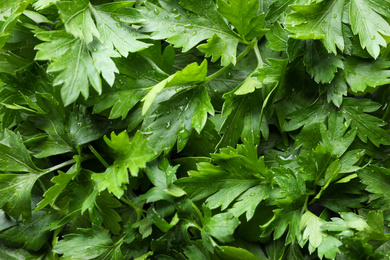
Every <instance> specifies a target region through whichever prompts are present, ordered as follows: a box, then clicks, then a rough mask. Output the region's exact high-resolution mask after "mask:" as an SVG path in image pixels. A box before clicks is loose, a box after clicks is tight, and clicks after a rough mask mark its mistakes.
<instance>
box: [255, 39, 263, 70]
mask: <svg viewBox="0 0 390 260" xmlns="http://www.w3.org/2000/svg"><path fill="white" fill-rule="evenodd" d="M254 51H255V54H256V58H257V68H261V67H263V66H264V62H263V58H262V57H261V54H260V50H259V46H258V44H257V40H256V42H255V44H254Z"/></svg>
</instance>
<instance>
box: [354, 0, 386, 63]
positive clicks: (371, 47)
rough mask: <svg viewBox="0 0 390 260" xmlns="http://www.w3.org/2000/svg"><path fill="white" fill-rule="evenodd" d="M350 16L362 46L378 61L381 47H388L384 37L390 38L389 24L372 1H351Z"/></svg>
mask: <svg viewBox="0 0 390 260" xmlns="http://www.w3.org/2000/svg"><path fill="white" fill-rule="evenodd" d="M349 16H350V18H349V19H350V22H351V27H352V31H353V33H354V34H355V35H356V34H359V39H360V45H361V46H362V48H363V49H367V51H368V53H370V55H371V56H372V57H374V58H375V59H376V58H377V57H378V56H379V52H380V46H383V47H386V45H387V44H386V40H385V39H384V37H383V36H390V25H389V23H388V22H387V21H386V20H385V19H384V18H383V17H382V16H381V15H380V14H378V13H377V11H376V9H375V6H373V5H372V3H371V2H370V1H364V0H351V4H350V10H349Z"/></svg>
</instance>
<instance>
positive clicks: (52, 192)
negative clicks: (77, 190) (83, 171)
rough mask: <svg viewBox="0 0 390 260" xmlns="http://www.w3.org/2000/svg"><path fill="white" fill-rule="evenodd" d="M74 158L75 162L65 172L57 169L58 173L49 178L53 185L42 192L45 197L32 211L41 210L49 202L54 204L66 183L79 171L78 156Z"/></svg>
mask: <svg viewBox="0 0 390 260" xmlns="http://www.w3.org/2000/svg"><path fill="white" fill-rule="evenodd" d="M76 160H78V162H77V164H75V165H73V166H72V167H71V168H70V169H69V170H68V171H67V172H66V173H65V172H62V171H58V175H57V176H55V177H53V178H52V179H51V182H53V183H54V185H53V186H51V187H50V188H49V189H48V190H47V191H46V192H45V193H44V194H43V196H44V197H45V198H44V199H43V200H41V201H40V202H39V203H38V205H37V207H36V208H35V209H34V211H38V210H41V209H43V208H44V207H46V206H47V205H49V204H51V205H52V206H54V203H55V202H56V200H57V198H58V196H59V195H60V194H61V193H62V192H63V190H64V189H65V188H66V186H67V185H68V183H69V182H70V181H71V180H73V179H74V178H75V177H76V176H77V174H78V173H79V172H80V161H79V159H78V158H76ZM54 207H55V206H54Z"/></svg>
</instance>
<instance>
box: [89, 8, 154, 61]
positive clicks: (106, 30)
mask: <svg viewBox="0 0 390 260" xmlns="http://www.w3.org/2000/svg"><path fill="white" fill-rule="evenodd" d="M125 3H126V5H121V4H120V3H119V4H118V6H115V5H114V4H111V3H109V4H105V5H99V6H91V5H90V9H91V12H92V13H93V16H94V17H95V19H96V25H97V30H98V31H99V33H100V37H99V39H100V40H101V41H102V42H103V45H104V47H105V48H107V49H109V50H112V49H113V48H114V47H115V49H116V50H117V51H118V52H119V53H120V54H121V55H122V56H124V57H127V55H128V53H129V52H138V51H141V50H143V49H145V48H147V47H148V46H150V44H148V43H144V42H141V41H138V39H139V38H145V36H144V35H142V34H140V33H138V32H137V31H136V30H135V29H133V28H131V27H129V26H127V25H126V24H124V23H121V22H120V21H117V20H118V19H116V18H115V17H116V15H118V13H120V8H122V7H123V6H125V7H127V6H128V5H130V6H131V5H132V4H134V2H133V1H127V2H125ZM113 5H114V8H113ZM115 7H117V8H115ZM120 19H125V17H123V16H122V15H121V16H120Z"/></svg>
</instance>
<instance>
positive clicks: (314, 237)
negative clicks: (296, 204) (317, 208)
mask: <svg viewBox="0 0 390 260" xmlns="http://www.w3.org/2000/svg"><path fill="white" fill-rule="evenodd" d="M321 225H322V221H321V219H320V218H319V217H317V216H316V215H314V214H313V213H311V212H310V211H306V212H305V213H304V214H303V215H302V218H301V224H300V229H301V230H303V235H302V240H304V241H305V240H309V243H310V245H311V246H312V247H314V248H317V247H319V246H320V244H321V243H322V240H323V237H325V236H326V234H325V233H323V231H322V230H321V228H320V227H321Z"/></svg>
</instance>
